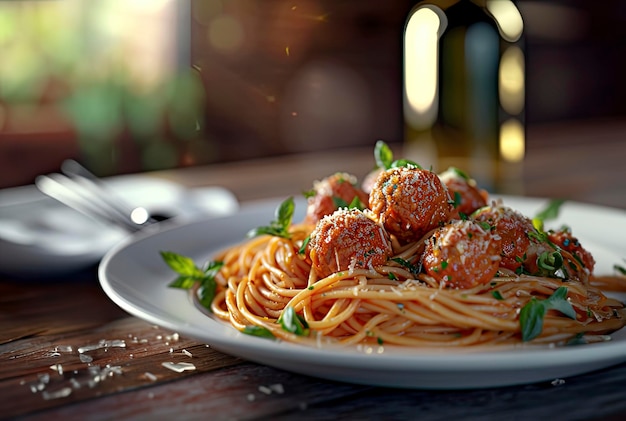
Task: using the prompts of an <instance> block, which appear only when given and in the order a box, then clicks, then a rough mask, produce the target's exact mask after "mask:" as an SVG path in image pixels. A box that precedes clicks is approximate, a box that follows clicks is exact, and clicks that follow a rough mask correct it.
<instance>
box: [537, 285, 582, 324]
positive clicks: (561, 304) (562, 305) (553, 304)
mask: <svg viewBox="0 0 626 421" xmlns="http://www.w3.org/2000/svg"><path fill="white" fill-rule="evenodd" d="M544 302H545V304H546V306H547V309H548V310H557V311H560V312H561V313H563V314H564V315H565V316H567V317H569V318H570V319H576V311H575V310H574V307H572V303H570V302H569V301H567V288H565V287H559V288H557V289H556V291H554V293H553V294H552V295H551V296H550V297H549V298H548V299H547V300H545V301H544Z"/></svg>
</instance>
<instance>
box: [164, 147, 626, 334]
mask: <svg viewBox="0 0 626 421" xmlns="http://www.w3.org/2000/svg"><path fill="white" fill-rule="evenodd" d="M375 154H376V161H377V163H379V167H380V168H379V169H377V170H375V171H374V172H373V173H372V174H371V175H370V176H368V177H367V179H366V182H364V183H363V184H362V187H357V184H356V179H355V178H354V177H353V176H351V175H349V174H345V173H336V174H333V175H331V176H329V177H327V178H326V179H324V180H322V181H319V182H316V183H314V189H313V191H312V192H311V195H310V197H309V199H308V202H307V213H306V217H305V218H304V220H303V221H302V222H299V223H295V224H294V223H292V220H291V218H292V215H293V206H294V205H293V200H291V199H288V200H286V201H285V202H283V203H282V204H281V206H280V207H279V208H278V209H277V214H276V218H277V219H276V221H273V222H271V223H270V225H268V226H266V227H259V228H257V229H255V230H254V231H253V235H252V238H250V239H249V240H246V241H244V242H242V243H240V244H238V245H235V246H233V247H230V248H229V249H227V250H225V251H223V252H222V253H221V254H219V255H218V256H215V260H214V262H220V266H219V270H217V271H216V273H215V276H214V278H212V279H211V281H212V282H214V283H213V284H211V285H212V286H211V288H214V289H215V295H214V296H211V298H210V300H209V301H210V302H209V303H208V304H207V303H205V304H204V305H205V306H207V307H210V310H211V311H212V312H213V313H214V315H215V316H217V317H218V318H220V319H222V320H225V321H228V322H229V323H231V324H232V325H233V326H234V327H235V328H237V329H238V330H240V331H243V332H246V333H251V334H256V335H259V336H267V337H274V338H278V339H281V340H285V341H291V342H298V343H304V344H309V345H312V346H321V345H324V344H330V343H332V344H339V345H363V344H368V345H383V344H384V345H398V346H409V347H433V346H453V347H459V346H463V347H467V346H476V345H486V344H489V345H492V344H519V343H522V342H530V341H532V342H533V343H539V344H545V343H549V344H567V343H570V342H580V341H586V342H589V341H594V340H604V339H606V335H607V334H609V333H611V332H613V331H615V330H618V329H620V328H622V327H623V326H624V324H625V323H626V310H625V309H624V305H623V304H622V303H621V302H620V301H618V300H616V299H613V298H609V297H608V296H606V295H605V294H604V293H603V292H602V290H601V289H600V288H601V287H607V288H611V289H619V288H622V289H624V286H625V285H626V281H624V279H625V278H624V277H613V278H610V277H604V278H596V277H594V276H593V269H594V265H595V261H594V258H593V256H592V255H591V254H590V253H589V252H587V251H586V250H585V249H584V248H583V247H582V245H581V244H580V243H579V242H578V240H577V239H576V238H575V237H574V236H573V235H572V233H571V231H570V230H569V228H566V227H565V228H562V229H560V230H557V231H553V230H547V231H546V230H544V227H543V222H544V221H545V220H548V219H549V218H550V214H551V213H554V211H555V209H550V208H548V209H545V210H544V211H543V212H541V214H540V215H538V216H537V217H536V218H535V219H534V220H531V219H529V218H528V217H526V216H524V215H522V214H520V213H519V212H517V211H516V210H514V209H511V208H508V207H507V206H506V205H505V204H503V203H501V202H494V201H492V202H491V203H488V199H489V198H488V195H487V193H486V192H484V191H483V190H481V189H480V188H479V187H478V186H477V185H476V183H475V181H474V180H472V179H471V178H469V177H468V176H467V175H465V174H464V173H462V172H461V171H459V170H456V169H450V170H448V171H446V172H444V173H442V174H435V173H433V172H431V171H429V170H423V169H422V168H420V167H419V166H418V165H417V164H414V163H412V162H410V161H405V160H403V161H402V162H398V161H394V162H392V161H391V154H390V151H389V150H388V149H387V147H386V145H384V144H381V143H379V144H377V145H376V149H375ZM364 202H365V203H364ZM179 263H180V261H178V262H177V264H179ZM177 264H175V265H173V267H176V266H177ZM216 267H217V266H216ZM183 278H184V277H183ZM182 284H185V282H182ZM620 284H621V285H620ZM177 286H179V285H177Z"/></svg>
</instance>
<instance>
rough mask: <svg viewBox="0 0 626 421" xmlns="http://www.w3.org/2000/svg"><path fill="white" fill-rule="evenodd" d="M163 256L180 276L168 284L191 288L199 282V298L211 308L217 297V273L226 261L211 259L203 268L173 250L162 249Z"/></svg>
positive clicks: (205, 305)
mask: <svg viewBox="0 0 626 421" xmlns="http://www.w3.org/2000/svg"><path fill="white" fill-rule="evenodd" d="M161 256H162V257H163V260H165V262H166V263H167V265H168V266H169V267H170V268H171V269H172V270H173V271H174V272H176V273H178V274H179V276H178V277H177V278H176V279H175V280H174V281H172V282H170V283H169V284H168V286H169V287H170V288H181V289H191V288H193V287H194V286H195V285H196V284H199V290H198V300H199V301H200V304H201V305H202V306H203V307H204V308H206V309H207V310H209V311H210V310H211V303H212V302H213V299H214V298H215V293H216V291H217V283H216V282H215V275H217V273H218V272H219V270H220V269H221V268H222V266H223V265H224V262H220V261H211V262H208V263H207V264H206V265H205V269H204V270H202V269H200V268H198V267H197V266H196V264H195V263H194V261H193V259H191V258H190V257H187V256H183V255H180V254H177V253H173V252H171V251H162V252H161Z"/></svg>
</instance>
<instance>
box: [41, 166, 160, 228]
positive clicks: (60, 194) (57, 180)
mask: <svg viewBox="0 0 626 421" xmlns="http://www.w3.org/2000/svg"><path fill="white" fill-rule="evenodd" d="M35 185H36V186H37V188H38V189H39V190H40V191H41V192H42V193H44V194H46V195H48V196H50V197H52V198H53V199H56V200H58V201H59V202H61V203H63V204H64V205H66V206H68V207H70V208H72V209H75V210H77V211H78V212H80V213H82V214H84V215H86V216H89V217H91V218H93V219H96V220H100V221H104V222H107V223H110V224H114V225H117V226H118V227H121V228H123V229H125V230H127V231H131V232H134V231H138V230H140V229H143V228H145V227H146V226H148V225H151V224H153V223H155V222H157V221H156V220H155V219H154V218H152V217H151V216H150V214H149V212H148V211H147V210H146V209H145V208H143V207H140V206H139V207H138V206H131V205H130V204H128V203H126V202H125V201H124V200H123V199H122V198H120V197H119V196H118V195H117V194H116V193H115V192H114V191H112V190H111V189H110V188H109V187H108V186H107V185H106V184H105V183H104V182H103V181H102V180H100V179H99V178H98V177H96V176H95V175H94V174H92V173H91V172H90V171H89V170H87V169H86V168H85V167H83V166H82V165H80V164H79V163H78V162H76V161H74V160H71V159H68V160H66V161H63V163H62V164H61V173H52V174H48V175H40V176H38V177H37V178H36V179H35Z"/></svg>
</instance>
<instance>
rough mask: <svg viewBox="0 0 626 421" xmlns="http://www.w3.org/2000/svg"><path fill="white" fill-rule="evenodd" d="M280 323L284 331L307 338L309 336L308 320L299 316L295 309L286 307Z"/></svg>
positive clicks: (279, 319) (279, 320)
mask: <svg viewBox="0 0 626 421" xmlns="http://www.w3.org/2000/svg"><path fill="white" fill-rule="evenodd" d="M278 323H280V325H281V326H282V328H283V330H286V331H287V332H291V333H295V334H296V335H298V336H307V335H308V334H309V325H308V324H307V322H306V320H304V318H302V317H301V316H299V315H298V314H297V313H296V311H295V310H294V308H293V307H286V308H285V309H284V310H283V312H282V314H281V315H280V317H279V318H278Z"/></svg>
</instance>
